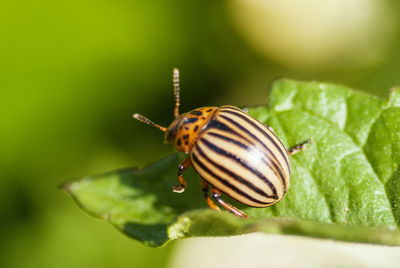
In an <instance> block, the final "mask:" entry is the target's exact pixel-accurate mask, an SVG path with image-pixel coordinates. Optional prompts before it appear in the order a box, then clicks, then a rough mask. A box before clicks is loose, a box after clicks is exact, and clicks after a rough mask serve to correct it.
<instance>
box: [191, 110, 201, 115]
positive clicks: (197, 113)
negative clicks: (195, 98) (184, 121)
mask: <svg viewBox="0 0 400 268" xmlns="http://www.w3.org/2000/svg"><path fill="white" fill-rule="evenodd" d="M190 114H192V115H202V114H203V113H202V112H200V111H191V112H190Z"/></svg>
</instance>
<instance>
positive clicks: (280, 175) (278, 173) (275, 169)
mask: <svg viewBox="0 0 400 268" xmlns="http://www.w3.org/2000/svg"><path fill="white" fill-rule="evenodd" d="M207 135H210V136H213V137H216V138H219V139H222V140H224V141H227V142H230V143H233V144H235V145H237V146H239V147H241V148H243V149H245V150H247V151H249V149H250V147H249V146H247V145H245V144H243V143H241V142H239V141H237V140H234V139H231V138H229V137H226V136H224V135H221V134H218V133H214V132H208V133H207ZM260 158H262V160H263V162H264V163H265V164H266V165H267V166H268V167H269V168H270V169H271V170H272V171H273V172H274V173H275V175H276V176H277V177H278V178H279V179H280V180H281V182H282V184H283V187H284V188H285V189H286V179H285V176H284V175H283V173H282V170H281V168H280V167H278V165H277V164H276V163H275V161H270V160H269V158H268V157H264V156H260ZM271 164H272V166H273V167H271Z"/></svg>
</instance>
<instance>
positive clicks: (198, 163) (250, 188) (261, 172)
mask: <svg viewBox="0 0 400 268" xmlns="http://www.w3.org/2000/svg"><path fill="white" fill-rule="evenodd" d="M173 87H174V96H175V109H174V116H175V120H174V121H173V122H172V123H171V125H170V126H169V127H168V128H166V127H162V126H160V125H158V124H156V123H154V122H152V121H151V120H150V119H148V118H146V117H144V116H143V115H140V114H134V115H133V117H134V118H135V119H137V120H139V121H141V122H144V123H146V124H148V125H151V126H154V127H156V128H158V129H160V130H161V131H163V132H165V140H166V141H167V142H168V143H173V144H174V145H175V147H176V149H177V150H178V151H182V152H184V153H186V154H188V157H187V158H186V159H185V160H184V161H183V162H182V163H181V164H180V165H179V167H178V182H179V184H178V185H176V186H174V187H173V191H174V192H176V193H182V192H183V191H185V187H186V181H185V179H184V178H183V172H184V171H185V170H186V169H187V168H188V167H189V166H191V165H192V166H193V167H194V169H195V171H196V172H197V173H198V174H199V175H200V177H201V179H202V190H203V193H204V197H205V199H206V202H207V204H208V206H209V207H210V208H212V209H215V210H220V207H219V206H217V204H216V203H215V202H214V201H216V202H217V203H218V204H219V205H220V206H221V207H223V208H225V209H227V210H228V211H230V212H232V213H233V214H235V215H237V216H240V217H247V215H246V214H245V213H244V212H242V211H241V210H239V209H237V208H236V207H234V206H233V205H231V204H229V203H227V202H225V201H224V200H223V199H222V198H221V194H222V193H224V194H226V195H228V196H230V197H231V198H233V199H234V200H237V201H238V202H240V203H243V204H245V205H248V206H251V207H268V206H271V205H273V204H276V203H277V202H279V201H280V200H282V198H283V197H284V196H285V193H286V191H287V190H288V188H289V182H290V161H289V155H292V154H294V153H296V152H298V151H300V150H302V149H303V148H304V146H305V144H307V143H309V142H310V140H307V141H305V142H303V143H301V144H299V145H296V146H295V147H293V148H291V149H289V150H286V148H285V146H284V145H283V144H282V142H281V141H280V139H279V138H278V137H277V136H276V135H275V133H274V131H273V130H272V128H270V127H268V126H266V125H264V124H262V123H261V122H259V121H257V120H256V119H254V118H253V117H251V116H250V115H248V114H247V113H245V112H244V111H243V110H241V109H239V108H237V107H235V106H230V105H225V106H221V107H202V108H197V109H194V110H192V111H190V112H187V113H184V114H179V106H180V97H179V91H180V88H179V71H178V69H174V70H173ZM210 190H211V194H209V192H210Z"/></svg>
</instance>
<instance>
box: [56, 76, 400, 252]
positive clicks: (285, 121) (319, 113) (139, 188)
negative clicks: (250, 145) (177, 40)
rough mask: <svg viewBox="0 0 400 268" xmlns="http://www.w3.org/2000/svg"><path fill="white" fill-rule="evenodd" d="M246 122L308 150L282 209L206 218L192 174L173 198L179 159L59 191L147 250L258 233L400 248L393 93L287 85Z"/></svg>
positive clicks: (398, 126) (398, 92)
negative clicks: (198, 239)
mask: <svg viewBox="0 0 400 268" xmlns="http://www.w3.org/2000/svg"><path fill="white" fill-rule="evenodd" d="M249 114H251V115H252V116H254V117H255V118H256V119H258V120H259V121H261V122H263V123H265V124H267V125H269V126H271V127H273V129H274V130H275V132H276V134H277V135H278V137H280V138H281V140H282V141H283V143H284V144H285V145H286V146H287V147H290V146H293V145H295V144H297V143H299V142H301V141H304V140H306V139H311V140H312V142H313V143H312V144H310V145H308V146H307V150H305V151H303V152H300V153H298V154H296V155H295V156H293V157H291V165H292V177H291V186H290V189H289V191H288V193H287V195H286V197H285V199H284V200H283V201H281V202H280V203H278V204H276V205H274V206H272V207H267V208H251V207H246V206H243V205H241V204H238V203H235V202H234V201H233V200H230V199H229V198H227V197H226V199H227V200H228V201H229V202H232V203H234V205H236V206H238V207H239V208H240V209H242V210H243V211H245V212H246V213H247V214H248V215H249V216H250V218H249V219H241V218H238V217H235V216H233V215H231V214H230V213H227V212H216V211H211V210H210V209H208V208H207V205H206V203H205V201H204V199H203V196H202V192H201V189H200V180H199V177H198V175H197V174H195V173H194V172H193V171H192V170H189V171H187V172H186V173H185V178H186V180H187V181H188V184H189V186H188V188H187V190H186V191H185V192H184V193H182V194H177V193H173V192H172V190H171V188H172V186H173V185H175V184H176V183H177V167H178V164H179V163H180V162H181V161H182V160H183V159H184V156H183V155H180V154H172V155H170V156H168V157H166V158H164V159H161V160H160V161H158V162H156V163H154V164H152V165H150V166H147V167H145V168H143V169H137V168H131V169H125V170H117V171H112V172H109V173H106V174H100V175H97V176H88V177H85V178H82V179H78V180H75V181H72V182H68V183H66V184H64V185H63V188H64V189H65V190H66V191H67V192H68V193H69V194H70V195H71V196H72V197H73V199H74V200H75V201H76V202H77V203H78V204H79V205H80V206H81V208H82V209H84V210H85V211H87V212H88V213H90V214H91V215H93V216H95V217H98V218H101V219H104V220H106V221H108V222H110V223H111V224H113V225H115V226H116V227H117V228H118V229H119V230H121V231H122V232H124V233H125V234H127V235H128V236H130V237H132V238H134V239H137V240H139V241H141V242H143V243H144V244H146V245H149V246H161V245H163V244H165V243H166V242H168V241H170V240H174V239H179V238H185V237H191V236H227V235H237V234H243V233H248V232H256V231H261V232H267V233H282V234H295V235H305V236H311V237H320V238H329V239H336V240H343V241H354V242H366V243H377V244H387V245H400V231H399V226H400V165H399V163H400V89H399V88H394V89H392V90H391V92H390V96H389V100H384V99H380V98H377V97H374V96H370V95H366V94H362V93H359V92H356V91H353V90H351V89H349V88H346V87H343V86H339V85H334V84H328V83H318V82H299V81H293V80H286V79H284V80H279V81H277V82H276V83H275V84H274V85H273V88H272V90H271V94H270V96H269V103H268V105H266V106H260V107H252V108H250V109H249Z"/></svg>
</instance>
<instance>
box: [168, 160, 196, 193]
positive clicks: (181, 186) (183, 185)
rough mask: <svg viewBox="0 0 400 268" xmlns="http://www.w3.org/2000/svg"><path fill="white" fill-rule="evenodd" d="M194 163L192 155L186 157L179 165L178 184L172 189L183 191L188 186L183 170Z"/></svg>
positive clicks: (177, 191)
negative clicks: (191, 158)
mask: <svg viewBox="0 0 400 268" xmlns="http://www.w3.org/2000/svg"><path fill="white" fill-rule="evenodd" d="M191 165H192V162H191V161H190V157H188V158H186V159H185V160H184V161H183V162H182V163H181V164H180V165H179V167H178V182H179V184H178V185H175V186H174V187H172V191H174V192H175V193H183V192H184V191H185V188H186V181H185V179H184V178H183V172H184V171H185V170H186V169H187V168H188V167H190V166H191Z"/></svg>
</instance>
